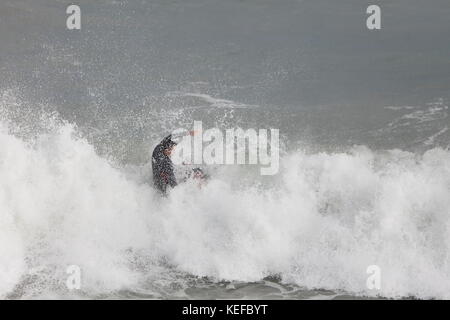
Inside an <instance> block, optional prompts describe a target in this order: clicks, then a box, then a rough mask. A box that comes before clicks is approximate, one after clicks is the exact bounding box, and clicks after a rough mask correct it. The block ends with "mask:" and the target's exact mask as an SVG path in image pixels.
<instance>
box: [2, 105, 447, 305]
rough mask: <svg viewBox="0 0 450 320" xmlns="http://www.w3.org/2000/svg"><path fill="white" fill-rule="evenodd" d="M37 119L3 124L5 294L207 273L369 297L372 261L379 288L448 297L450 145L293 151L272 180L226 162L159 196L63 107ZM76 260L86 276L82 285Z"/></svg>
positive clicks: (144, 171) (90, 293) (159, 288)
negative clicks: (198, 184)
mask: <svg viewBox="0 0 450 320" xmlns="http://www.w3.org/2000/svg"><path fill="white" fill-rule="evenodd" d="M40 121H41V130H38V131H35V132H32V133H33V134H21V133H23V128H19V127H18V126H19V125H18V124H17V123H16V124H15V123H14V121H9V120H8V119H5V117H3V120H2V121H1V125H0V145H1V146H2V147H1V148H0V296H1V297H2V298H5V297H16V298H17V297H20V298H27V297H64V296H67V295H70V294H74V295H77V296H82V297H102V296H111V295H114V294H120V292H126V291H134V292H141V293H142V292H145V293H146V294H148V295H152V296H153V297H165V296H167V295H171V296H177V294H179V293H177V288H172V291H170V292H171V293H168V292H169V289H168V288H170V287H171V286H172V287H173V286H174V284H176V285H177V286H179V288H181V289H182V288H184V287H186V286H187V285H188V282H189V281H196V280H195V279H198V280H197V281H200V280H199V279H204V278H203V277H207V278H208V279H209V280H208V281H211V282H212V283H222V282H226V283H228V282H230V283H232V282H235V281H238V282H239V281H244V282H253V281H255V282H257V281H261V280H263V279H266V278H267V277H276V278H277V279H279V280H277V282H278V283H279V284H289V285H297V286H299V287H301V288H305V289H311V290H312V289H324V290H331V291H333V292H346V293H348V294H351V295H355V296H359V295H373V294H374V293H373V292H372V291H370V290H369V289H367V286H366V279H367V276H368V275H367V273H366V270H367V267H368V266H370V265H377V266H379V267H380V270H381V272H382V282H381V290H380V291H379V292H377V293H376V294H380V295H382V296H385V297H408V296H414V297H418V298H430V297H433V298H450V296H449V292H450V271H449V270H450V268H449V267H450V257H449V253H450V214H449V213H450V212H449V208H450V152H449V151H448V150H445V149H442V148H433V149H430V150H428V151H426V152H424V153H421V154H420V153H413V152H406V151H402V150H385V151H373V150H371V149H369V148H368V147H365V146H355V147H353V148H349V149H348V150H346V151H343V152H334V153H333V152H308V151H306V150H302V149H299V150H296V151H294V150H290V151H288V152H285V153H284V155H283V156H282V159H281V161H280V162H281V163H280V173H279V175H277V176H274V177H272V178H271V179H272V180H271V181H270V184H264V183H260V182H258V181H257V180H254V179H253V180H252V181H253V182H251V183H244V184H241V185H240V186H239V187H236V185H233V183H232V180H233V179H232V178H233V177H237V176H240V177H242V176H245V171H246V170H248V168H247V167H245V166H240V167H234V166H228V167H227V166H224V167H220V168H214V171H213V174H212V178H211V180H210V182H209V183H208V184H207V185H205V186H204V187H203V188H201V189H199V188H194V187H192V186H191V185H189V183H186V184H183V185H180V186H178V187H177V188H175V189H173V190H172V192H171V193H170V195H169V197H168V198H167V199H161V198H160V197H159V196H158V195H157V193H156V192H155V190H154V189H153V188H152V183H151V178H150V175H149V171H150V166H149V164H148V163H147V164H143V165H140V166H138V165H126V164H121V163H120V162H118V161H115V160H114V159H113V158H111V157H107V156H100V155H99V153H98V152H97V151H96V148H95V146H94V145H92V143H90V142H88V139H86V138H85V137H83V134H82V133H80V131H79V130H78V128H77V127H76V126H75V125H73V124H71V123H69V122H67V121H63V120H61V119H59V120H58V117H57V116H55V115H54V114H53V115H46V116H42V117H40ZM42 123H45V125H42ZM43 127H45V130H42V128H43ZM28 133H30V132H28ZM70 265H77V266H79V267H80V270H81V271H82V288H81V290H80V291H77V292H76V293H69V292H68V291H67V289H66V279H67V276H68V275H67V273H66V270H67V267H68V266H70ZM193 279H194V280H193ZM144 284H145V285H144Z"/></svg>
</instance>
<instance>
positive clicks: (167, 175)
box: [152, 135, 177, 194]
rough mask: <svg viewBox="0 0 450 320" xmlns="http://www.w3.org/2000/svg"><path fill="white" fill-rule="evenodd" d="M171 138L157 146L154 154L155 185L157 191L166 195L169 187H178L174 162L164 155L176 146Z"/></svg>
mask: <svg viewBox="0 0 450 320" xmlns="http://www.w3.org/2000/svg"><path fill="white" fill-rule="evenodd" d="M171 138H172V135H169V136H168V137H166V138H164V140H163V141H161V142H160V144H158V145H157V146H156V148H155V149H154V150H153V154H152V170H153V183H154V184H155V187H156V189H158V190H159V191H160V192H161V193H162V194H166V192H167V186H170V187H172V188H173V187H175V186H176V185H177V180H176V178H175V174H174V171H173V163H172V160H170V157H168V156H167V155H165V154H164V150H165V149H167V148H170V147H172V146H174V145H175V143H174V142H172V140H171Z"/></svg>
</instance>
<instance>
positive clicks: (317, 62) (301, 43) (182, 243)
mask: <svg viewBox="0 0 450 320" xmlns="http://www.w3.org/2000/svg"><path fill="white" fill-rule="evenodd" d="M69 4H71V2H70V1H63V0H0V298H3V299H39V298H44V299H53V298H64V299H74V298H75V299H78V298H81V299H223V298H231V299H241V298H242V299H244V298H247V299H360V298H419V299H428V298H435V299H442V298H447V299H448V298H450V150H449V146H450V117H449V112H450V110H449V104H450V42H449V39H450V2H449V1H448V0H430V1H419V0H397V1H381V0H380V1H361V0H339V1H331V0H327V1H325V0H277V1H275V0H145V1H144V0H141V1H138V0H123V1H120V0H95V1H93V0H91V1H87V0H78V1H77V3H76V4H77V5H79V6H80V8H81V30H68V29H67V28H66V19H67V17H68V15H67V14H66V8H67V6H68V5H69ZM371 4H378V5H379V6H380V7H381V12H382V16H381V17H382V18H381V19H382V20H381V26H382V28H381V30H368V29H367V27H366V19H367V17H368V15H367V14H366V9H367V7H368V6H369V5H371ZM195 120H197V121H202V122H203V127H204V128H212V127H216V128H219V129H223V130H225V129H228V128H238V127H239V128H243V129H248V128H253V129H269V128H276V129H279V130H280V141H281V153H280V170H279V173H278V174H277V175H273V176H261V175H259V171H258V170H255V169H257V168H255V166H251V165H247V166H246V165H241V166H231V165H224V166H219V165H216V166H210V167H204V169H205V170H206V171H207V172H208V174H209V175H210V177H211V178H210V180H209V181H208V183H207V184H206V185H204V186H203V187H202V188H201V189H199V188H197V187H195V186H193V184H192V183H189V182H188V183H184V184H180V185H179V186H178V187H176V188H175V189H173V190H172V191H171V192H170V195H169V196H168V197H167V198H161V197H160V196H159V195H158V194H157V193H156V192H155V190H154V188H153V183H152V176H151V161H150V156H151V151H152V150H153V148H154V146H155V145H156V144H157V143H158V142H159V141H160V140H161V139H162V138H164V137H165V136H166V135H167V134H169V133H170V132H171V131H172V130H174V129H176V128H186V129H190V128H192V126H193V122H194V121H195ZM373 265H375V266H378V268H379V270H380V272H381V273H380V281H381V286H380V288H370V286H368V285H367V281H368V278H369V276H370V274H368V273H367V268H368V267H369V266H373ZM69 266H78V267H79V270H80V272H81V273H80V275H81V284H80V288H79V289H76V290H70V288H69V287H68V286H67V280H68V278H69V277H70V274H69V273H68V267H69Z"/></svg>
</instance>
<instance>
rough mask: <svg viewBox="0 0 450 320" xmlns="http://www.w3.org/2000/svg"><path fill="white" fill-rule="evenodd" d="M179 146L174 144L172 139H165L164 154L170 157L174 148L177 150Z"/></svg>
mask: <svg viewBox="0 0 450 320" xmlns="http://www.w3.org/2000/svg"><path fill="white" fill-rule="evenodd" d="M176 145H177V143H176V142H174V141H173V140H172V139H171V137H170V136H169V137H167V138H166V139H164V141H163V142H162V146H163V148H164V150H163V152H164V154H165V155H166V156H170V155H171V154H172V151H173V148H175V146H176Z"/></svg>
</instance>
